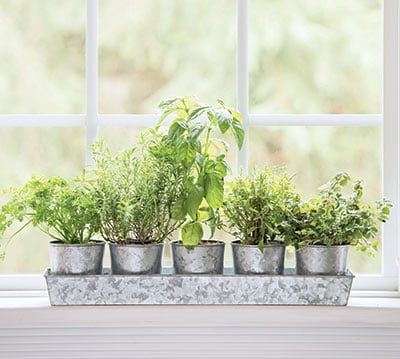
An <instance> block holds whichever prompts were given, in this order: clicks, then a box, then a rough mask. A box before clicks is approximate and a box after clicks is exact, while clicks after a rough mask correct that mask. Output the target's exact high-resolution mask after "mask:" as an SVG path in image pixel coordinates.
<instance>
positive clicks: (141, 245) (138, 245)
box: [108, 242, 164, 247]
mask: <svg viewBox="0 0 400 359" xmlns="http://www.w3.org/2000/svg"><path fill="white" fill-rule="evenodd" d="M108 244H109V246H110V247H159V246H163V245H164V243H163V242H161V243H112V242H108Z"/></svg>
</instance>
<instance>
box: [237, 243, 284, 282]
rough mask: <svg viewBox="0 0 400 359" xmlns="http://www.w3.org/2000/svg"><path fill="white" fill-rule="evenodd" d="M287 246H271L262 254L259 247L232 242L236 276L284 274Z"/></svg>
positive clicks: (267, 246) (264, 249) (266, 247)
mask: <svg viewBox="0 0 400 359" xmlns="http://www.w3.org/2000/svg"><path fill="white" fill-rule="evenodd" d="M285 249H286V248H285V246H284V245H283V244H269V245H266V246H264V248H263V251H262V252H261V251H260V249H259V248H258V246H257V245H248V244H240V241H234V242H232V254H233V268H234V270H235V273H236V274H282V273H283V268H284V264H285Z"/></svg>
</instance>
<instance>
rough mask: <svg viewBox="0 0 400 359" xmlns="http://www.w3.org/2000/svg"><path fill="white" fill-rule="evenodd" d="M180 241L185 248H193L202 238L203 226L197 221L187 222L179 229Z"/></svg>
mask: <svg viewBox="0 0 400 359" xmlns="http://www.w3.org/2000/svg"><path fill="white" fill-rule="evenodd" d="M181 238H182V243H183V245H184V246H185V247H186V248H187V249H193V248H194V247H195V246H197V245H198V244H199V243H200V242H201V239H202V238H203V227H202V225H201V223H199V222H187V223H185V224H184V225H183V226H182V230H181Z"/></svg>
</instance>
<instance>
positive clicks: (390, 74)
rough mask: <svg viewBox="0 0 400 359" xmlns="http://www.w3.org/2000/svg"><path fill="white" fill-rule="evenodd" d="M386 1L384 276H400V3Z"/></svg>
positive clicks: (384, 22) (393, 0)
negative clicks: (388, 209) (387, 210)
mask: <svg viewBox="0 0 400 359" xmlns="http://www.w3.org/2000/svg"><path fill="white" fill-rule="evenodd" d="M383 4H384V5H383V6H384V11H383V16H384V21H383V24H384V29H383V69H384V70H383V118H384V126H383V191H384V195H385V196H386V197H388V198H390V199H391V200H392V201H393V208H392V214H391V220H390V221H388V223H387V224H385V226H384V234H385V235H384V243H383V270H384V275H385V276H395V275H397V276H398V277H399V273H398V268H397V263H396V262H397V259H398V258H399V256H400V253H399V243H398V242H399V226H398V223H399V210H398V207H399V185H400V181H399V160H400V156H399V109H398V106H399V90H398V82H399V63H398V62H399V53H398V51H399V46H398V41H399V4H398V2H397V0H385V1H384V3H383ZM396 284H397V289H399V283H396Z"/></svg>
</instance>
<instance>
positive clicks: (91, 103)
mask: <svg viewBox="0 0 400 359" xmlns="http://www.w3.org/2000/svg"><path fill="white" fill-rule="evenodd" d="M248 8H249V1H248V0H237V76H236V86H237V108H238V109H239V111H240V112H241V113H242V115H243V119H244V127H245V129H248V128H249V127H252V126H377V127H382V129H383V130H382V137H383V168H382V171H383V172H382V173H383V194H384V196H386V197H387V198H390V199H391V200H392V201H393V209H392V214H391V220H390V221H389V222H388V223H387V224H385V225H384V237H383V244H382V256H383V257H382V259H383V260H382V262H383V264H382V272H381V274H378V275H357V276H356V278H355V281H354V284H353V289H356V290H363V291H373V292H372V293H373V295H376V293H378V291H379V292H382V291H384V293H386V294H387V293H388V292H392V294H393V293H394V292H398V291H399V289H400V280H399V278H400V276H399V266H398V263H399V258H400V245H399V220H398V219H399V210H398V207H399V203H400V202H399V185H400V181H399V160H400V156H399V90H398V85H399V46H398V44H399V12H400V5H399V2H398V1H397V0H383V69H384V70H383V95H382V98H383V105H382V114H365V115H364V114H344V115H329V114H328V115H324V114H313V115H308V114H307V115H302V114H300V115H298V114H295V115H294V114H279V115H271V114H251V113H250V112H249V83H248V81H249V77H248V25H249V23H248ZM86 16H87V21H86V69H87V71H86V114H83V115H82V114H76V115H74V114H73V115H51V114H49V115H29V114H27V115H0V126H2V127H5V126H10V127H19V126H20V127H42V126H46V127H74V126H81V127H85V128H86V144H87V145H89V144H91V143H93V142H95V141H96V140H97V138H98V129H99V127H101V126H151V125H153V124H155V123H156V121H157V115H153V114H149V115H136V114H126V115H121V114H99V113H98V0H86ZM247 133H248V131H246V138H245V142H244V146H243V149H242V150H241V151H240V152H239V154H238V158H237V160H238V164H239V166H240V167H242V168H244V169H247V167H248V138H247ZM86 161H87V162H90V161H91V159H90V155H89V153H86ZM35 289H38V290H43V289H44V280H43V277H42V276H41V275H2V276H0V290H35Z"/></svg>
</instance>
